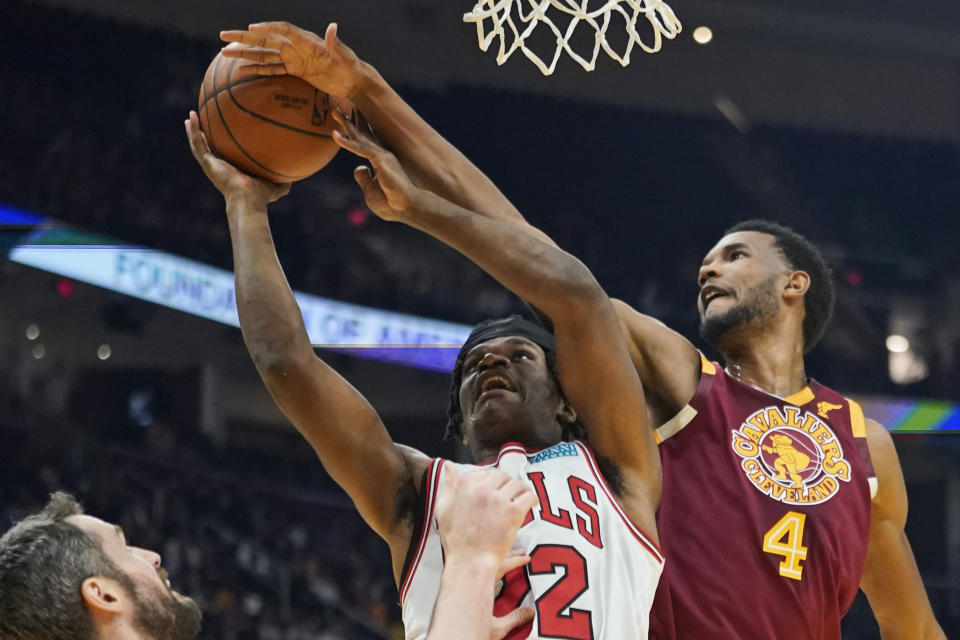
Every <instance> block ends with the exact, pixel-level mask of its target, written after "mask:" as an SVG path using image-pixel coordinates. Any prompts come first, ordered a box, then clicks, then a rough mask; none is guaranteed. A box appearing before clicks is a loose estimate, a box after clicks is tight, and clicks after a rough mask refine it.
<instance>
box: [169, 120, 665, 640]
mask: <svg viewBox="0 0 960 640" xmlns="http://www.w3.org/2000/svg"><path fill="white" fill-rule="evenodd" d="M336 117H337V119H338V122H339V123H340V126H341V127H342V128H343V130H344V132H345V133H343V134H342V135H336V136H335V139H337V141H338V143H339V144H341V146H344V147H345V148H347V149H349V150H350V151H352V152H354V153H357V154H358V155H361V156H363V157H366V158H369V159H370V162H371V164H372V166H373V168H374V169H375V170H376V176H374V174H373V173H372V172H371V171H370V170H369V169H366V168H359V169H358V170H357V172H356V174H355V175H356V178H357V181H358V183H359V184H360V186H361V188H362V189H363V191H364V196H365V198H366V201H367V204H368V206H369V207H370V208H371V209H372V210H373V211H374V213H376V214H377V215H379V216H380V217H382V218H384V219H387V220H399V221H402V222H404V223H406V224H408V225H411V226H414V227H416V228H419V229H421V230H423V231H426V232H427V233H430V234H431V235H433V236H434V237H436V238H438V239H439V240H441V241H443V242H445V243H446V244H448V245H450V246H452V247H454V248H456V249H457V250H459V251H460V252H462V253H463V254H465V255H466V256H467V257H469V258H470V259H471V260H473V261H474V262H475V263H477V264H478V265H479V266H480V267H482V268H483V269H485V270H486V271H487V272H488V273H489V274H490V275H491V276H493V277H494V278H496V279H497V280H499V281H500V282H501V283H502V284H504V285H505V286H506V287H507V288H509V289H511V290H512V291H514V292H515V293H516V294H518V295H519V296H520V297H521V298H523V299H525V300H527V301H529V302H530V303H531V304H533V305H535V306H536V307H537V308H538V309H539V310H540V311H541V312H543V313H544V314H545V315H546V317H548V318H549V319H550V320H551V321H552V323H553V325H554V330H555V343H554V337H553V336H551V335H550V334H548V333H547V332H545V331H543V330H539V331H538V330H537V327H536V326H535V325H532V324H531V323H521V322H517V321H515V320H512V319H510V320H507V321H505V322H500V323H493V324H491V325H486V326H483V327H480V329H479V330H477V331H474V333H473V334H472V335H471V337H470V339H469V340H468V341H467V343H466V344H465V345H464V348H463V350H462V352H461V356H462V357H461V358H460V359H459V360H458V365H457V367H456V369H455V371H454V379H455V391H456V393H455V403H454V404H455V406H456V407H457V408H458V411H456V415H455V416H451V417H453V418H454V420H453V423H454V425H455V426H456V428H457V430H458V432H459V433H460V434H461V436H462V439H463V442H464V443H465V444H466V445H467V446H468V447H469V449H470V451H471V454H472V456H473V459H474V460H475V461H476V462H477V463H478V464H489V463H495V462H496V461H497V459H498V457H500V456H501V454H502V453H505V452H504V448H505V446H506V445H508V444H510V443H514V442H515V443H519V444H520V445H522V446H523V447H526V448H528V449H531V450H538V451H541V453H539V454H538V455H541V456H543V457H542V459H541V461H540V462H539V463H536V464H535V465H534V466H533V467H531V469H529V470H528V472H525V471H524V470H523V469H522V468H521V465H518V466H517V467H516V469H515V473H516V474H517V475H516V477H518V478H519V477H520V474H521V473H523V474H524V475H526V478H525V480H524V481H525V482H529V483H530V484H531V485H533V486H534V488H535V489H538V491H537V493H538V494H539V497H540V506H539V508H537V509H534V510H533V512H532V514H531V522H530V523H529V524H527V525H526V527H523V528H522V529H521V533H520V536H519V540H520V543H521V544H522V546H523V548H524V549H523V550H525V551H526V552H527V553H528V554H529V556H530V557H531V562H530V564H529V565H528V566H527V567H526V568H525V569H524V570H523V573H522V574H521V573H515V574H513V575H512V576H511V577H510V579H509V580H507V581H506V582H507V584H506V585H505V591H504V593H507V592H508V590H509V592H510V593H513V592H514V590H520V591H523V590H524V589H525V588H526V587H525V585H526V582H525V580H527V579H528V580H529V585H530V598H529V599H528V600H529V601H530V602H531V603H532V604H533V606H534V608H535V609H536V620H535V621H534V623H533V626H532V629H533V637H554V638H573V639H578V638H584V637H585V638H592V639H595V640H638V639H641V638H645V637H646V616H647V609H648V608H649V603H650V594H652V593H653V590H654V588H655V586H656V583H657V580H658V578H659V575H660V567H661V563H662V559H661V558H660V557H659V554H658V553H657V552H656V547H655V545H656V542H657V540H656V523H655V518H654V515H655V511H656V508H657V505H658V503H659V500H660V490H661V479H660V460H659V456H658V454H657V451H656V444H655V442H654V439H653V435H652V432H651V430H650V429H649V428H648V425H647V420H646V414H647V412H646V403H645V401H644V396H643V389H642V387H641V385H640V381H639V378H638V377H637V374H636V371H635V370H634V368H633V365H632V363H631V360H630V355H629V353H628V351H627V347H626V343H625V342H624V339H623V336H622V335H621V333H620V328H619V324H618V321H617V318H616V314H615V312H614V310H613V306H612V305H611V303H610V300H609V298H608V297H607V295H606V293H604V291H603V289H602V288H601V287H600V286H599V284H598V283H597V282H596V280H595V279H594V278H593V275H592V274H591V273H590V272H589V270H587V269H586V267H584V265H583V264H582V263H581V262H579V261H578V260H577V259H576V258H574V257H573V256H571V255H569V254H567V253H565V252H564V251H562V250H560V249H558V248H557V247H555V246H554V245H551V244H549V243H546V242H543V241H542V240H540V239H539V238H538V237H537V236H536V235H534V234H533V233H531V232H530V231H528V230H527V229H523V228H519V227H517V225H515V224H513V223H505V222H501V221H497V220H492V219H490V218H486V217H482V216H479V215H477V214H474V213H473V212H471V211H468V210H465V209H463V208H461V207H459V206H457V205H454V204H453V203H451V202H449V201H448V200H445V199H443V198H441V197H439V196H437V195H436V194H434V193H431V192H429V191H426V190H424V189H422V188H420V187H417V186H416V185H415V184H414V183H413V182H412V181H411V180H410V179H409V178H408V176H407V174H406V172H405V171H404V169H403V167H401V165H400V163H399V162H398V161H397V159H396V157H394V156H393V155H392V154H390V153H389V152H387V151H386V150H385V149H383V148H382V147H380V146H379V145H378V144H377V142H376V141H374V140H373V139H371V138H370V137H368V136H366V135H365V134H363V133H361V132H360V131H358V130H357V129H356V128H355V127H354V126H353V125H352V124H351V123H349V122H347V121H346V120H345V119H344V118H343V117H342V116H340V115H338V116H336ZM185 124H186V127H187V133H188V138H189V140H190V143H191V148H192V150H193V152H194V156H195V157H196V159H197V160H198V162H199V163H200V165H201V167H202V168H203V169H204V172H205V173H206V174H207V176H208V178H210V180H211V181H212V182H213V184H214V185H215V186H216V187H217V188H218V189H219V190H220V191H221V193H223V195H224V198H225V201H226V209H227V219H228V222H229V225H230V236H231V241H232V243H233V253H234V267H235V275H236V298H237V308H238V312H239V317H240V325H241V329H242V330H243V336H244V341H245V342H246V345H247V349H248V350H249V352H250V355H251V357H252V358H253V361H254V364H255V365H256V367H257V369H258V371H259V373H260V375H261V377H262V378H263V380H264V382H265V383H266V385H267V388H268V389H269V390H270V393H271V394H272V396H273V398H274V400H275V402H276V403H277V405H278V407H279V408H280V409H281V411H283V412H284V414H285V415H286V416H287V417H288V418H289V419H290V421H291V422H292V423H293V424H294V426H296V427H297V429H298V430H299V431H300V432H301V433H302V434H303V435H304V437H305V438H306V439H307V440H308V441H309V442H310V444H311V445H312V446H313V448H314V450H315V451H316V452H317V454H318V456H319V457H320V461H321V463H322V464H323V466H324V468H325V469H326V470H327V472H328V473H329V474H330V475H331V477H332V478H333V479H334V480H335V481H336V482H337V483H338V484H339V485H340V486H341V487H342V488H343V489H344V490H345V491H346V492H347V493H348V494H349V495H350V497H351V498H352V499H353V501H354V504H355V505H356V506H357V509H358V511H359V512H360V515H361V516H362V517H363V518H364V520H365V521H366V522H367V523H368V524H369V525H370V527H371V528H372V529H373V530H374V531H376V532H377V533H378V534H379V535H380V536H381V537H382V538H383V539H384V540H385V541H386V542H387V544H388V545H389V547H390V552H391V556H392V559H393V568H394V575H395V578H396V579H397V582H398V585H399V584H400V582H401V577H402V574H403V566H404V560H405V558H407V556H408V550H410V551H411V553H410V555H412V556H414V557H415V558H418V559H419V561H420V562H421V563H425V562H430V563H435V562H438V561H442V553H441V551H440V549H438V548H436V541H437V538H436V537H435V536H433V537H431V536H430V535H427V536H425V537H424V538H423V539H422V540H421V537H420V536H417V535H415V529H416V527H417V518H416V517H415V515H414V512H415V510H416V505H417V503H418V502H422V503H423V504H425V505H426V506H427V507H429V508H432V506H433V497H432V492H433V488H434V487H435V486H436V483H435V478H434V479H433V481H431V480H430V479H427V480H425V478H428V477H429V475H430V474H429V473H428V470H429V469H430V468H431V465H433V464H434V463H432V461H431V460H430V459H429V458H428V457H426V456H425V455H423V454H422V453H420V452H418V451H414V450H411V449H409V448H407V447H403V446H401V445H397V444H395V443H394V442H393V441H392V439H391V438H390V435H389V433H388V432H387V430H386V428H385V427H384V425H383V423H382V422H381V420H380V418H379V416H378V415H377V414H376V412H375V411H374V410H373V408H372V407H371V406H370V405H369V404H368V403H367V402H366V400H365V399H364V398H363V397H362V396H361V395H360V393H359V392H357V391H356V389H354V388H353V387H352V386H350V384H349V383H347V382H346V380H344V379H343V378H341V377H340V376H339V375H337V374H336V372H334V371H333V370H332V369H331V368H330V367H329V366H328V365H327V364H326V363H324V362H323V361H322V360H321V359H320V358H318V357H317V356H316V355H315V354H314V352H313V349H312V346H311V344H310V340H309V338H308V337H307V334H306V331H305V329H304V326H303V319H302V317H301V314H300V309H299V307H298V306H297V303H296V300H295V298H294V296H293V294H292V291H291V289H290V287H289V285H288V283H287V282H286V279H285V277H284V275H283V271H282V269H281V268H280V265H279V263H278V261H277V258H276V253H275V250H274V246H273V240H272V237H271V235H270V229H269V222H268V219H267V205H268V204H269V203H270V202H273V201H274V200H276V199H278V198H280V197H282V196H283V195H284V194H285V193H286V192H287V191H288V190H289V185H275V184H272V183H268V182H265V181H263V180H259V179H255V178H252V177H250V176H247V175H245V174H243V173H241V172H240V171H238V170H237V169H236V168H235V167H232V166H231V165H229V164H227V163H226V162H224V161H223V160H220V159H219V158H217V157H216V156H214V155H213V154H212V153H211V152H210V150H209V147H208V146H207V144H206V141H205V139H204V138H203V135H202V133H201V132H200V131H199V124H198V121H197V116H196V114H194V113H191V114H190V119H189V120H188V121H187V122H186V123H185ZM561 382H562V387H561ZM568 398H569V401H568ZM573 407H576V411H575V410H574V409H573ZM583 425H585V426H586V428H587V430H588V432H589V442H590V446H592V447H593V451H594V452H595V454H588V453H587V449H586V445H585V444H582V443H566V444H563V443H564V442H565V441H569V440H572V439H576V438H578V437H579V438H582V437H583V435H584V434H583V433H582V426H583ZM556 445H561V447H560V448H555V447H556ZM563 451H565V452H570V453H572V452H574V451H576V452H577V456H576V457H577V459H578V464H576V465H575V466H570V465H568V464H559V465H555V464H553V463H552V461H551V460H550V459H548V458H549V457H550V456H553V455H557V456H558V457H557V458H556V460H557V461H562V460H563V458H564V456H560V455H559V454H560V452H563ZM568 457H570V458H571V460H568V461H567V462H568V463H571V464H573V462H574V461H573V458H574V456H572V455H571V456H568ZM594 458H595V461H594ZM510 459H511V460H514V458H512V457H511V458H510ZM523 462H524V463H526V461H525V460H523ZM434 468H435V467H434ZM601 469H602V473H601ZM548 472H549V474H550V477H549V478H548V477H547V473H548ZM541 473H542V474H543V475H542V476H541V475H539V474H541ZM588 473H589V474H590V475H589V476H588ZM541 483H542V488H541V486H540V484H541ZM564 491H566V492H567V494H566V495H567V497H566V498H565V497H564V496H563V492H564ZM428 493H429V495H424V494H428ZM418 497H419V498H420V500H418ZM590 509H593V510H595V511H596V518H597V519H596V521H594V519H593V518H592V517H591V515H590ZM621 512H622V519H620V520H617V519H615V517H614V516H616V518H620V517H621ZM567 518H569V519H570V528H569V529H566V528H565V526H564V524H565V523H566V519H567ZM425 521H426V523H427V524H428V525H430V526H432V517H431V515H430V514H429V513H428V514H427V515H426V520H425ZM420 522H421V523H422V522H424V520H422V519H421V520H420ZM548 525H549V526H548ZM478 526H483V524H482V523H478ZM525 529H527V530H528V531H529V532H530V533H529V534H528V533H527V532H526V531H525ZM640 531H646V532H647V534H648V535H647V536H646V537H645V538H646V539H648V540H649V543H648V545H649V546H650V547H651V549H650V550H646V549H644V548H643V544H641V540H643V539H644V537H643V534H641V533H640ZM627 532H631V533H634V532H635V533H636V534H637V536H639V539H638V538H636V537H635V538H631V537H630V536H628V535H626V533H627ZM596 536H599V537H598V538H597V541H598V543H599V544H600V545H601V547H594V549H592V550H591V549H588V548H587V547H590V546H591V544H590V542H589V539H590V538H591V537H596ZM431 540H432V541H433V545H434V546H432V547H431V548H430V549H427V548H426V545H427V544H428V543H430V542H431ZM421 543H422V544H421ZM574 543H575V544H574ZM625 545H626V548H625ZM421 547H423V548H421ZM564 549H565V550H564ZM634 554H636V555H639V557H640V558H642V559H636V558H634ZM644 554H646V555H644ZM628 563H629V564H628ZM420 571H421V569H420V568H417V567H416V566H411V568H410V571H408V573H410V574H412V575H414V576H416V575H418V572H420ZM420 575H422V576H423V581H424V584H425V585H426V584H427V583H428V582H429V580H428V573H427V572H426V571H424V572H423V573H422V574H420ZM628 577H629V579H627V578H628ZM436 580H437V583H438V584H439V573H437V574H436ZM493 586H494V585H491V588H493ZM437 588H439V587H437ZM421 589H426V591H424V593H430V591H431V589H432V590H433V593H434V594H435V593H436V589H434V588H432V587H428V586H424V587H418V588H417V589H416V591H417V593H418V594H419V593H420V591H421ZM406 591H407V592H408V594H409V591H410V589H406ZM614 594H619V595H618V596H615V595H614ZM416 597H417V604H416V605H414V606H413V607H412V609H411V610H410V612H409V616H412V617H409V616H408V617H409V622H410V624H411V625H422V626H418V627H417V628H411V629H410V630H408V634H407V637H408V638H411V639H417V640H421V639H422V638H424V637H425V636H426V633H427V629H428V626H429V618H430V616H431V615H432V611H433V603H432V602H427V598H423V599H421V598H420V596H419V595H417V596H416ZM503 598H506V596H503ZM434 599H435V595H434ZM520 599H521V598H520V595H519V593H518V596H517V600H518V601H519V600H520ZM501 604H502V606H504V607H505V608H506V609H509V608H511V607H513V606H515V604H516V602H510V601H509V599H502V600H501ZM408 609H410V607H408Z"/></svg>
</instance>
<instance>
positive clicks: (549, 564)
mask: <svg viewBox="0 0 960 640" xmlns="http://www.w3.org/2000/svg"><path fill="white" fill-rule="evenodd" d="M528 572H529V574H531V575H541V574H552V573H555V574H557V575H558V576H559V578H558V580H557V581H556V582H555V583H554V585H553V586H552V587H550V588H549V589H547V591H545V592H544V593H543V594H542V595H541V596H540V598H538V599H537V601H536V603H535V607H536V609H537V624H538V625H539V627H540V628H539V635H542V636H545V637H550V638H563V639H564V640H591V639H592V638H593V636H594V633H593V621H592V614H591V612H590V611H585V610H583V609H574V608H573V607H570V605H571V604H572V603H573V601H574V600H576V599H577V598H578V597H579V596H580V595H581V594H582V593H583V592H584V591H586V590H587V587H588V584H587V561H586V560H585V559H584V557H583V556H582V555H580V552H578V551H577V550H576V549H574V548H573V547H570V546H567V545H556V544H541V545H537V547H536V548H535V549H534V550H533V552H532V553H531V554H530V564H529V565H528V566H527V567H526V568H524V567H519V568H518V569H514V570H513V571H511V572H510V573H508V574H507V575H506V576H504V586H503V589H502V590H501V592H500V595H499V596H498V598H497V602H495V603H494V614H495V615H504V614H505V613H507V612H508V611H512V610H513V609H515V608H517V607H518V606H520V604H521V603H522V602H523V598H524V596H525V595H526V594H527V593H528V592H529V591H530V578H529V576H528V575H527V574H528ZM568 608H569V611H568V612H567V613H564V610H566V609H568ZM521 628H522V627H521ZM513 637H514V636H513V635H508V636H507V638H513ZM523 637H526V635H523Z"/></svg>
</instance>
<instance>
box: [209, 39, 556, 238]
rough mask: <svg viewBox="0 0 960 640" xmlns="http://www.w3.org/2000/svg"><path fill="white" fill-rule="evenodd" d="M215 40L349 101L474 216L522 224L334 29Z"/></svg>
mask: <svg viewBox="0 0 960 640" xmlns="http://www.w3.org/2000/svg"><path fill="white" fill-rule="evenodd" d="M220 37H221V39H222V40H224V41H226V42H236V43H240V44H242V45H243V46H241V47H231V48H229V49H225V50H224V51H223V55H224V56H226V57H233V58H242V59H243V60H246V61H248V62H250V63H251V64H252V65H253V66H252V69H253V70H254V71H255V72H256V73H259V74H262V75H278V74H290V75H294V76H297V77H299V78H302V79H303V80H305V81H307V82H309V83H310V84H312V85H313V86H314V87H316V88H318V89H320V90H321V91H326V92H327V93H331V94H333V95H340V96H346V97H347V98H349V99H350V101H351V102H352V103H353V104H354V105H355V106H356V107H357V108H358V109H359V110H360V113H362V114H363V117H364V118H365V119H366V120H367V122H369V123H370V125H371V126H372V127H373V129H374V131H376V134H377V136H378V137H379V138H380V140H381V141H383V143H384V145H385V146H386V147H387V148H388V149H390V150H391V151H392V152H393V153H394V154H395V155H396V156H397V157H398V158H399V160H400V162H401V163H402V164H403V166H404V168H405V169H406V170H407V171H408V173H409V174H410V175H411V177H413V178H414V180H415V182H417V183H418V184H420V185H422V186H424V187H425V188H427V189H429V190H430V191H433V192H435V193H437V194H438V195H440V196H442V197H444V198H446V199H447V200H450V201H451V202H454V203H456V204H459V205H460V206H462V207H465V208H467V209H470V210H472V211H477V212H478V213H482V214H484V215H490V216H493V217H503V218H505V219H514V220H517V221H520V222H522V221H523V217H522V216H521V215H520V212H519V211H517V209H516V207H514V206H513V204H511V203H510V201H509V200H507V198H506V197H505V196H504V195H503V193H502V192H501V191H500V190H499V189H498V188H497V187H496V185H494V184H493V182H492V181H491V180H490V179H489V178H487V176H486V175H484V174H483V172H482V171H480V170H479V169H478V168H477V167H476V166H475V165H474V164H473V163H472V162H470V160H469V159H467V157H466V156H464V155H463V154H462V153H461V152H460V151H459V150H458V149H457V148H456V147H454V146H453V145H452V144H450V143H449V142H447V140H446V139H444V137H443V136H441V135H440V134H439V133H437V131H436V130H434V129H433V127H431V126H430V125H429V124H427V122H426V121H425V120H424V119H423V118H421V117H420V116H419V115H418V114H417V113H416V112H415V111H414V110H413V109H412V108H411V107H410V105H408V104H407V103H406V102H404V100H403V98H401V97H400V96H399V94H397V92H396V91H394V90H393V88H392V87H391V86H390V85H389V84H387V82H386V80H384V79H383V76H381V75H380V74H379V72H377V70H376V69H375V68H374V67H373V66H372V65H370V64H368V63H366V62H364V61H363V60H361V59H360V58H359V57H358V56H357V54H356V53H354V52H353V50H352V49H350V48H349V47H348V46H347V45H345V44H344V43H343V42H342V41H341V40H340V39H339V37H338V35H337V25H336V23H332V24H330V25H329V26H328V27H327V30H326V33H325V35H324V36H323V37H321V36H319V35H318V34H315V33H311V32H310V31H307V30H305V29H301V28H300V27H297V26H295V25H292V24H290V23H288V22H261V23H258V24H252V25H250V27H249V29H248V30H235V31H222V32H221V33H220ZM543 237H544V238H546V236H543Z"/></svg>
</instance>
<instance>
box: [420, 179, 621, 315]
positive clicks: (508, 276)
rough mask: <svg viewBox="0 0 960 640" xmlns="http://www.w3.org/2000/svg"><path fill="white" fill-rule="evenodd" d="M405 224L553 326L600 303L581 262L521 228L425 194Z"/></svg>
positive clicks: (593, 282) (598, 290)
mask: <svg viewBox="0 0 960 640" xmlns="http://www.w3.org/2000/svg"><path fill="white" fill-rule="evenodd" d="M406 221H407V223H408V224H410V225H411V226H414V227H416V228H418V229H420V230H421V231H424V232H426V233H429V234H430V235H432V236H434V237H435V238H437V239H438V240H440V241H441V242H443V243H445V244H447V245H449V246H451V247H453V248H454V249H456V250H457V251H459V252H460V253H462V254H464V255H465V256H466V257H468V258H469V259H470V260H472V261H473V262H474V263H475V264H476V265H477V266H479V267H480V268H481V269H483V270H484V271H486V272H487V273H489V274H490V275H491V276H492V277H493V278H495V279H496V280H497V281H499V282H500V283H501V284H502V285H503V286H505V287H507V288H508V289H510V290H511V291H513V292H514V293H515V294H517V295H518V296H520V297H521V298H523V299H524V300H526V301H527V302H529V303H530V304H532V305H534V306H535V307H537V308H538V309H540V310H541V311H543V312H544V313H545V314H546V315H547V316H548V317H550V318H551V319H552V320H554V321H555V322H556V321H557V320H558V319H561V318H571V319H572V318H573V317H574V316H577V315H579V314H582V313H589V312H590V308H591V307H592V306H593V305H595V304H597V303H599V302H601V301H605V300H606V295H605V294H604V292H603V290H602V289H601V288H600V285H599V284H597V281H596V280H595V279H594V277H593V274H591V273H590V271H589V270H588V269H587V268H586V267H585V266H584V265H583V263H582V262H580V261H579V260H578V259H577V258H575V257H574V256H572V255H570V254H569V253H567V252H565V251H563V250H562V249H560V248H558V247H557V246H556V245H553V244H549V243H547V242H544V241H542V240H540V239H539V238H538V237H537V236H536V235H534V234H533V233H532V232H529V231H527V229H526V228H525V227H523V226H518V225H516V224H513V223H511V222H506V221H504V220H497V219H493V218H489V217H485V216H481V215H478V214H476V213H474V212H471V211H468V210H466V209H464V208H462V207H459V206H457V205H456V204H454V203H452V202H449V201H447V200H445V199H443V198H441V197H439V196H437V195H436V194H434V193H430V192H426V191H421V192H420V193H419V194H418V195H417V197H416V201H415V203H414V206H413V211H412V212H411V214H410V216H409V218H408V219H407V220H406Z"/></svg>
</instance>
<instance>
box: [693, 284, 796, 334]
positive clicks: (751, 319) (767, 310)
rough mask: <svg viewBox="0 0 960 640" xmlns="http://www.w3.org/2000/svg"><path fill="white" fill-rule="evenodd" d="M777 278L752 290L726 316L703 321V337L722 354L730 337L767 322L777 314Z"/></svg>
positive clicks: (724, 313)
mask: <svg viewBox="0 0 960 640" xmlns="http://www.w3.org/2000/svg"><path fill="white" fill-rule="evenodd" d="M777 309H778V305H777V276H772V277H771V278H770V279H769V280H766V281H765V282H761V283H760V284H758V285H755V286H753V287H750V288H749V289H747V291H746V292H745V293H744V295H743V296H742V298H741V302H740V304H738V305H736V306H733V307H731V308H730V309H728V310H727V311H725V312H723V313H718V314H714V315H712V316H707V317H703V318H701V319H700V337H702V338H703V339H704V340H706V341H707V342H708V343H710V345H712V346H713V347H715V348H717V349H718V350H720V351H721V352H722V351H724V345H725V344H728V343H729V342H730V338H732V337H734V336H735V335H736V334H738V333H740V332H741V330H744V329H746V330H750V331H752V330H753V329H755V328H757V326H758V325H760V324H762V323H763V322H764V321H765V320H767V319H769V318H772V317H774V316H776V314H777Z"/></svg>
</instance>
